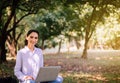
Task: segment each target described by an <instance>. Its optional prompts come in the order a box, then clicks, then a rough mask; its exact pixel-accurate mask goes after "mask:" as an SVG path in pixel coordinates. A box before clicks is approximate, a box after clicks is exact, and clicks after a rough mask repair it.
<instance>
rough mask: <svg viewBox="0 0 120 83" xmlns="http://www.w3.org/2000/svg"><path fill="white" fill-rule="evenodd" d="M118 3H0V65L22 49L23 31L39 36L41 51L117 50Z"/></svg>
mask: <svg viewBox="0 0 120 83" xmlns="http://www.w3.org/2000/svg"><path fill="white" fill-rule="evenodd" d="M119 3H120V1H119V0H107V1H106V0H86V1H84V0H57V1H56V0H9V1H8V0H0V62H4V61H6V54H7V53H10V54H11V55H12V56H15V55H16V52H17V50H19V49H20V48H22V47H23V46H24V40H23V38H24V37H25V34H26V31H28V30H29V29H37V30H38V31H39V32H40V38H39V39H40V40H39V43H38V46H39V47H41V48H42V49H44V50H45V49H47V48H56V47H58V48H57V50H58V52H60V50H61V49H62V46H64V47H65V48H67V49H68V51H70V47H76V49H78V50H79V49H81V50H83V54H82V55H81V57H82V58H87V50H88V49H115V50H119V49H120V28H119V27H120V23H119V21H120V14H119V13H120V4H119Z"/></svg>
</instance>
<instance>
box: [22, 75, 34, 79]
mask: <svg viewBox="0 0 120 83" xmlns="http://www.w3.org/2000/svg"><path fill="white" fill-rule="evenodd" d="M24 79H25V80H30V79H32V80H34V78H33V77H32V76H25V78H24Z"/></svg>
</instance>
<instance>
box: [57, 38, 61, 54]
mask: <svg viewBox="0 0 120 83" xmlns="http://www.w3.org/2000/svg"><path fill="white" fill-rule="evenodd" d="M61 44H62V39H61V40H60V42H59V48H58V54H59V53H60V50H61Z"/></svg>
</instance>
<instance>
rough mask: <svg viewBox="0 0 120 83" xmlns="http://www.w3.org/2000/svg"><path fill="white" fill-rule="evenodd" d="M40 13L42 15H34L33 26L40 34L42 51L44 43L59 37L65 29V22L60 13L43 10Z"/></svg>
mask: <svg viewBox="0 0 120 83" xmlns="http://www.w3.org/2000/svg"><path fill="white" fill-rule="evenodd" d="M46 11H47V12H46ZM42 12H43V14H39V15H36V18H35V19H34V24H33V25H36V27H35V28H36V29H37V30H38V31H39V32H40V39H41V48H42V49H44V42H45V41H46V40H51V39H54V37H56V36H58V35H60V34H61V32H62V31H63V30H64V29H65V28H66V22H65V17H64V14H63V12H62V11H59V10H55V11H54V10H51V11H49V10H43V11H42Z"/></svg>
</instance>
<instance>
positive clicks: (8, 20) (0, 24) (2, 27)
mask: <svg viewBox="0 0 120 83" xmlns="http://www.w3.org/2000/svg"><path fill="white" fill-rule="evenodd" d="M52 2H54V0H49V1H48V0H0V63H1V62H5V61H6V52H7V50H6V45H5V44H6V40H7V39H8V36H9V38H10V40H11V38H12V40H14V41H16V40H17V41H18V38H19V36H20V34H21V32H20V33H19V34H18V37H16V29H17V28H18V27H19V25H20V22H21V20H23V18H25V17H26V16H28V15H31V14H36V13H37V12H38V11H39V9H42V8H47V7H49V6H50V5H53V4H52ZM16 43H17V42H16Z"/></svg>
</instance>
